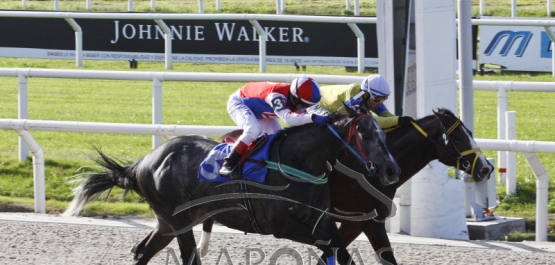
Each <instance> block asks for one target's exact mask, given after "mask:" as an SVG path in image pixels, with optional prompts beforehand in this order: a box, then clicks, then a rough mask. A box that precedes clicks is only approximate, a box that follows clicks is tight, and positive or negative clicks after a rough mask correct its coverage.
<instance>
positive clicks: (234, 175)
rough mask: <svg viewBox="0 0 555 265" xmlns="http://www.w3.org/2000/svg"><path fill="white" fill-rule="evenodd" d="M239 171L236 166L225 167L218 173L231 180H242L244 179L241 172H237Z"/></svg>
mask: <svg viewBox="0 0 555 265" xmlns="http://www.w3.org/2000/svg"><path fill="white" fill-rule="evenodd" d="M237 169H238V167H237V166H235V167H233V168H229V167H225V166H223V167H222V168H220V171H219V172H218V173H220V175H221V176H224V177H229V178H231V179H236V180H240V179H242V177H241V174H240V173H239V172H237Z"/></svg>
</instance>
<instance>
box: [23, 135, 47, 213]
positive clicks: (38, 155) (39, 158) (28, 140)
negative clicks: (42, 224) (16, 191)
mask: <svg viewBox="0 0 555 265" xmlns="http://www.w3.org/2000/svg"><path fill="white" fill-rule="evenodd" d="M16 132H17V134H18V135H19V138H21V139H23V141H25V145H27V146H28V147H29V150H31V152H32V153H33V187H34V195H35V196H34V197H35V213H46V185H45V180H44V175H45V174H44V153H43V151H42V149H41V148H40V146H39V144H38V143H37V141H35V139H33V136H32V135H31V133H29V132H28V131H25V130H16Z"/></svg>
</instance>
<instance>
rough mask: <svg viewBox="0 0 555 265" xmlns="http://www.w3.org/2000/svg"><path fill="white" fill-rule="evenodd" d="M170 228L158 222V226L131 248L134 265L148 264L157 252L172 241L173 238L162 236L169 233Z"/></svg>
mask: <svg viewBox="0 0 555 265" xmlns="http://www.w3.org/2000/svg"><path fill="white" fill-rule="evenodd" d="M171 231H172V230H171V229H170V227H169V226H168V225H167V224H166V223H164V222H161V221H160V220H159V221H158V226H157V227H156V228H154V230H152V231H151V232H150V234H149V235H148V236H147V237H145V238H144V239H143V241H141V243H139V244H137V245H135V246H134V247H133V253H135V257H134V261H135V263H134V264H136V265H139V264H148V262H149V261H150V259H152V257H154V256H155V255H156V254H157V253H158V252H160V251H161V250H162V249H164V248H165V247H166V246H167V245H168V244H169V243H170V242H171V241H172V240H173V238H174V237H173V236H166V235H164V234H166V233H170V232H171Z"/></svg>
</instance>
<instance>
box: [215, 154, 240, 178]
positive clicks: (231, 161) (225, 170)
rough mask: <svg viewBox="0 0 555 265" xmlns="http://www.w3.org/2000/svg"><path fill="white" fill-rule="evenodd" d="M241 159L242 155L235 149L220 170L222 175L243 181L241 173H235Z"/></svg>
mask: <svg viewBox="0 0 555 265" xmlns="http://www.w3.org/2000/svg"><path fill="white" fill-rule="evenodd" d="M239 159H241V154H240V153H239V152H237V151H236V150H235V149H233V152H231V154H230V155H229V156H228V157H226V158H225V159H224V160H225V162H224V164H223V165H222V168H220V172H219V173H220V175H222V176H229V177H230V178H232V179H241V173H240V172H237V171H235V169H236V167H237V163H238V162H239Z"/></svg>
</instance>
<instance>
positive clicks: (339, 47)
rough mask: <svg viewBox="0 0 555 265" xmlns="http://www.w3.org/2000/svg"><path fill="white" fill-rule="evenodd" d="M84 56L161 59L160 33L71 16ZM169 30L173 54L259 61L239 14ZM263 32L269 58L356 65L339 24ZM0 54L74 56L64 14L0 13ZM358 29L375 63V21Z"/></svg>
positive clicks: (140, 25) (274, 24)
mask: <svg viewBox="0 0 555 265" xmlns="http://www.w3.org/2000/svg"><path fill="white" fill-rule="evenodd" d="M75 21H76V22H77V24H79V26H80V27H81V28H82V30H83V59H85V60H131V59H135V60H137V61H164V47H165V45H164V33H163V31H162V29H161V28H160V27H159V26H158V25H157V24H156V22H154V21H153V20H113V19H75ZM164 22H165V23H166V24H167V25H168V26H169V27H170V29H171V30H172V32H173V40H172V55H173V58H172V60H173V61H175V62H191V63H229V64H233V63H237V64H258V63H259V42H258V41H259V36H258V34H257V32H256V30H255V29H254V27H253V26H252V25H251V24H250V23H249V22H248V21H243V20H237V21H234V20H221V21H218V20H165V21H164ZM259 23H260V25H261V26H262V28H264V30H265V31H266V33H267V42H266V54H267V63H268V64H286V65H290V64H294V63H298V64H301V65H336V66H357V65H358V63H357V39H356V36H355V34H354V33H353V31H352V30H351V29H350V28H349V26H348V25H347V24H344V23H317V22H285V21H259ZM0 24H1V25H2V27H0V36H2V38H0V56H1V57H24V58H48V59H70V60H71V59H75V32H74V30H73V29H72V28H71V27H70V25H69V24H68V23H67V22H66V21H65V20H64V19H57V18H0ZM357 26H358V27H359V28H360V30H361V31H362V32H363V33H364V35H365V47H364V49H365V57H366V59H365V66H366V67H377V66H378V60H377V58H378V47H377V35H376V25H375V24H358V25H357Z"/></svg>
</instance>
